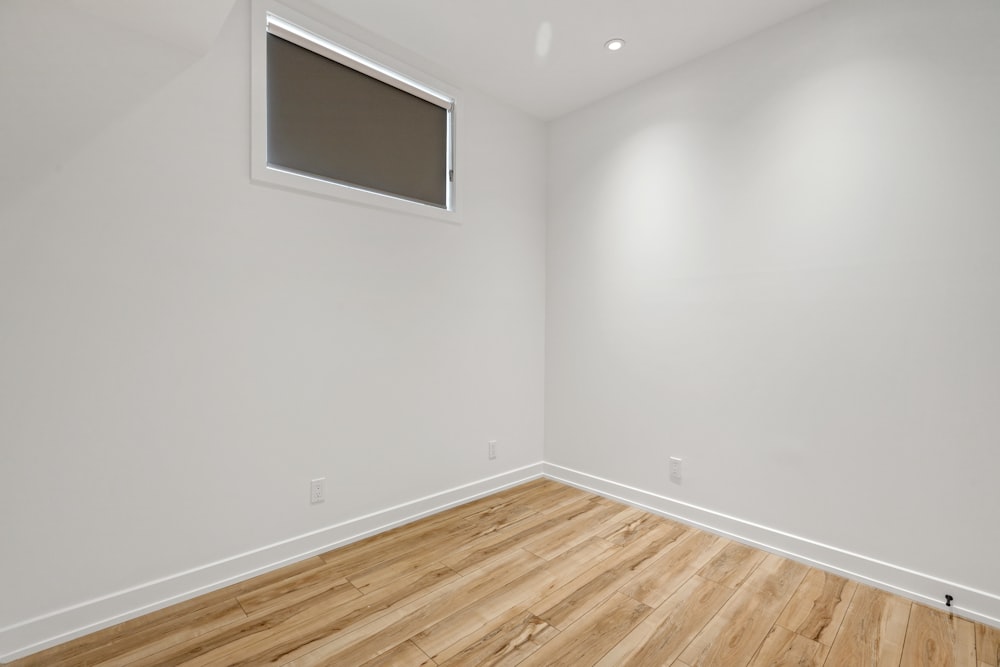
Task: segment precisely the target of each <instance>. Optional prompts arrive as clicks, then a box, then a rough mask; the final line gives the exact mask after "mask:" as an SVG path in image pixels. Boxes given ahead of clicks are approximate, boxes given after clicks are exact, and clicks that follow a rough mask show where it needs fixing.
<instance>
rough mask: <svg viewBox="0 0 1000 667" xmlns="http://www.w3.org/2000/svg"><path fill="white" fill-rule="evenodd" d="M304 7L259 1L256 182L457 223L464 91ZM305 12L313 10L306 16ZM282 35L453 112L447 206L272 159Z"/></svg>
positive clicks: (254, 63) (255, 26)
mask: <svg viewBox="0 0 1000 667" xmlns="http://www.w3.org/2000/svg"><path fill="white" fill-rule="evenodd" d="M298 4H302V5H304V11H299V10H298V9H296V8H294V7H292V6H290V5H288V4H284V3H282V2H277V1H276V0H253V3H252V12H253V15H252V18H251V26H252V35H251V104H250V108H251V119H250V121H251V122H250V124H251V141H250V144H251V146H250V153H251V155H250V159H251V168H250V178H251V181H253V182H255V183H260V184H264V185H270V186H276V187H279V188H282V189H286V190H294V191H298V192H302V193H306V194H310V195H319V196H322V197H326V198H331V199H336V200H339V201H345V202H349V203H352V204H358V205H362V206H368V207H375V208H381V209H388V210H390V211H396V212H400V213H408V214H412V215H417V216H421V217H428V218H433V219H437V220H442V221H446V222H452V223H457V222H459V219H458V206H457V205H458V197H457V196H456V187H455V186H456V182H457V180H458V175H457V170H456V167H455V165H456V163H457V162H458V161H459V160H458V154H457V149H458V148H459V144H458V142H457V141H456V140H455V125H456V123H455V120H456V115H457V108H458V107H460V106H461V101H460V100H461V95H460V92H459V91H458V90H456V89H454V88H452V87H450V86H448V85H446V84H443V83H442V82H441V81H439V80H437V79H435V78H434V77H432V76H429V75H427V74H426V73H424V72H422V71H420V70H417V69H415V68H413V67H412V66H409V65H407V64H405V63H403V62H401V61H400V60H399V59H397V58H394V57H392V56H390V55H388V54H387V53H386V52H385V50H388V49H387V48H386V47H383V49H384V50H378V49H376V48H375V47H373V46H371V45H370V44H369V43H368V42H371V41H373V40H372V39H371V38H368V39H367V41H364V42H363V41H361V40H359V39H356V38H354V37H352V36H351V35H349V34H347V33H346V32H344V31H342V30H341V29H340V24H341V21H339V20H337V19H336V18H335V17H333V16H332V15H330V14H329V13H327V12H326V11H325V10H322V9H320V8H317V7H314V6H311V5H305V3H297V5H298ZM305 11H307V12H308V14H307V13H304V12H305ZM269 32H270V33H271V34H274V35H275V36H277V37H280V38H282V39H285V40H287V41H290V42H292V43H293V44H296V45H297V46H301V47H303V48H306V49H308V50H310V51H313V52H315V53H318V54H320V55H322V56H324V57H326V58H329V59H331V60H333V61H335V62H338V63H341V64H343V65H346V66H348V67H351V68H352V69H355V70H357V71H359V72H361V73H363V74H366V75H367V76H371V77H372V78H375V79H377V80H379V81H382V82H384V83H387V84H389V85H392V86H394V87H396V88H398V89H400V90H403V91H404V92H406V93H409V94H411V95H413V96H415V97H419V98H421V99H423V100H426V101H428V102H430V103H432V104H435V105H437V106H439V107H441V108H443V109H445V111H446V112H447V118H448V129H447V146H446V150H447V170H448V172H447V173H448V174H449V175H450V178H446V188H447V192H446V207H445V208H441V207H439V206H435V205H433V204H429V203H425V202H419V201H415V200H411V199H407V198H405V197H402V196H396V195H393V194H389V193H384V192H379V191H376V190H368V189H365V188H364V187H362V186H357V185H352V184H349V183H340V182H337V181H332V180H326V179H323V178H321V177H318V176H310V175H307V174H302V173H299V172H295V171H290V170H287V169H284V168H282V167H280V166H277V165H271V164H268V161H267V35H268V33H269Z"/></svg>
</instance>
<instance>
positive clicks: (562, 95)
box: [314, 0, 829, 119]
mask: <svg viewBox="0 0 1000 667" xmlns="http://www.w3.org/2000/svg"><path fill="white" fill-rule="evenodd" d="M828 1H829V0H602V1H600V2H599V1H597V0H502V1H500V0H493V1H492V2H487V1H486V0H314V2H316V4H319V5H322V6H323V7H325V8H327V9H328V10H330V11H332V12H333V13H335V14H337V15H339V16H341V17H342V18H344V19H347V20H349V21H351V22H353V23H356V24H358V25H360V26H361V27H363V28H365V29H367V30H369V31H371V32H374V33H376V34H378V35H380V36H381V37H385V38H386V39H389V40H390V41H392V42H395V43H396V44H398V45H399V46H402V47H404V48H406V49H407V50H409V51H412V52H414V53H416V54H418V55H420V56H422V57H423V58H426V59H428V60H430V61H432V62H436V63H439V64H441V65H442V66H444V67H445V68H447V69H448V70H450V71H452V72H454V73H455V74H456V75H458V76H460V77H461V78H462V79H463V80H464V81H469V82H474V83H475V85H476V87H477V88H480V89H481V90H484V91H486V92H487V93H489V94H491V95H493V96H494V97H497V98H499V99H501V100H503V101H506V102H508V103H509V104H511V105H513V106H515V107H518V108H520V109H522V110H524V111H526V112H528V113H530V114H532V115H534V116H537V117H539V118H543V119H551V118H556V117H558V116H561V115H564V114H566V113H568V112H570V111H573V110H575V109H578V108H580V107H583V106H585V105H587V104H589V103H591V102H594V101H596V100H598V99H600V98H602V97H606V96H607V95H610V94H611V93H614V92H616V91H618V90H622V89H623V88H626V87H628V86H630V85H632V84H634V83H636V82H638V81H641V80H643V79H645V78H648V77H650V76H652V75H654V74H657V73H660V72H662V71H664V70H667V69H670V68H672V67H676V66H677V65H680V64H682V63H685V62H688V61H690V60H693V59H695V58H698V57H699V56H702V55H704V54H706V53H709V52H711V51H714V50H716V49H718V48H720V47H723V46H726V45H727V44H732V43H733V42H736V41H738V40H740V39H743V38H744V37H747V36H749V35H751V34H753V33H756V32H759V31H760V30H763V29H765V28H767V27H769V26H772V25H774V24H776V23H780V22H782V21H785V20H788V19H790V18H792V17H793V16H796V15H797V14H801V13H803V12H806V11H809V10H810V9H813V8H815V7H817V6H819V5H822V4H824V3H826V2H828ZM613 37H622V38H624V39H625V40H626V42H627V43H626V46H625V48H624V49H622V50H621V51H618V52H617V53H611V52H609V51H607V50H605V49H604V43H605V42H606V41H607V40H609V39H611V38H613Z"/></svg>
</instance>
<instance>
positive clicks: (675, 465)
mask: <svg viewBox="0 0 1000 667" xmlns="http://www.w3.org/2000/svg"><path fill="white" fill-rule="evenodd" d="M683 462H684V461H683V460H682V459H679V458H677V457H676V456H671V457H670V480H671V481H672V482H673V483H674V484H680V483H681V479H682V476H681V473H682V470H681V464H682V463H683Z"/></svg>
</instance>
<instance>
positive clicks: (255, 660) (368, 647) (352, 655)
mask: <svg viewBox="0 0 1000 667" xmlns="http://www.w3.org/2000/svg"><path fill="white" fill-rule="evenodd" d="M545 565H546V561H544V560H543V559H540V558H538V557H537V556H535V555H534V554H531V553H528V552H527V551H524V550H517V551H514V552H511V553H509V554H507V555H505V556H503V557H502V558H496V559H494V560H493V561H491V562H490V563H489V564H488V565H486V566H485V567H483V568H481V569H479V570H476V571H475V572H473V573H470V574H468V575H466V576H464V577H461V578H460V579H459V580H457V581H452V582H449V584H448V585H446V586H444V587H442V588H440V589H438V590H435V591H434V592H433V593H431V594H428V595H425V596H423V597H422V598H420V599H416V600H413V601H411V602H410V603H409V604H407V605H404V606H401V607H398V608H397V609H394V610H392V613H391V614H387V615H384V616H383V617H382V618H380V619H378V622H373V623H368V624H366V625H364V626H363V627H360V628H356V629H355V630H354V631H348V632H342V631H338V632H337V633H329V632H328V633H327V634H326V636H325V637H320V636H317V635H315V634H313V633H311V634H310V635H309V636H308V637H307V638H308V641H301V640H296V642H295V643H296V644H297V645H296V646H294V648H292V647H288V649H289V650H283V651H281V653H280V655H279V654H278V653H276V652H275V651H274V650H273V649H272V648H271V647H270V646H263V647H262V648H264V649H265V650H264V651H263V652H258V653H255V654H254V655H253V656H252V660H249V661H247V662H246V664H247V665H251V664H256V665H259V664H266V663H267V662H268V661H270V660H273V659H274V658H275V657H280V658H281V660H282V661H284V662H287V663H288V664H290V665H296V666H300V665H317V664H335V665H360V664H363V663H364V662H366V661H368V660H371V659H372V658H374V657H375V656H377V655H379V654H381V653H383V652H384V651H386V650H388V649H389V648H392V647H394V646H395V645H396V644H398V643H400V642H402V641H404V640H407V639H409V638H411V637H413V636H414V635H416V634H418V633H420V632H421V631H422V630H424V629H426V628H429V627H431V626H433V625H434V624H436V623H438V622H439V621H441V620H442V619H444V618H447V617H448V616H450V615H451V614H452V613H453V612H454V611H455V609H456V608H459V609H460V608H462V607H466V606H468V605H471V604H473V603H475V602H476V601H477V600H480V599H481V598H484V597H486V596H488V595H490V594H491V593H493V592H495V591H497V590H501V589H505V588H506V587H508V586H509V585H511V582H513V581H515V580H517V579H519V578H520V577H523V576H525V575H528V574H530V573H532V572H535V571H537V570H539V569H540V568H542V567H544V566H545ZM284 634H285V635H287V633H284ZM237 664H239V663H237Z"/></svg>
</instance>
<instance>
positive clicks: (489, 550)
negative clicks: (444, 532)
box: [441, 499, 601, 573]
mask: <svg viewBox="0 0 1000 667" xmlns="http://www.w3.org/2000/svg"><path fill="white" fill-rule="evenodd" d="M599 509H601V508H600V507H599V506H596V505H594V503H593V502H592V501H591V500H590V499H584V500H579V501H577V502H574V503H571V504H569V505H567V506H564V507H563V508H562V509H561V510H560V511H559V512H556V513H554V514H545V515H539V516H538V517H537V519H533V520H526V521H523V522H521V523H520V524H518V526H517V527H516V528H517V529H516V530H510V531H505V532H504V533H503V534H498V535H497V539H489V540H483V541H481V542H478V543H476V544H472V545H470V546H467V547H464V548H460V549H456V550H454V552H453V553H452V554H450V555H446V556H444V557H443V558H442V559H441V562H443V563H444V564H445V565H447V566H448V567H450V568H452V569H453V570H455V571H457V572H463V573H464V572H467V571H469V570H473V569H476V568H478V567H480V566H481V565H482V564H483V563H484V562H485V561H487V560H489V559H490V558H493V557H494V556H495V555H496V554H498V553H503V552H504V551H507V550H509V549H520V548H521V547H523V546H524V545H525V544H528V543H529V542H531V540H534V539H536V538H538V537H540V536H543V535H546V534H548V533H549V532H550V531H553V530H557V529H560V528H562V527H563V526H565V525H567V523H572V522H573V521H574V520H575V519H578V518H580V517H586V516H588V515H589V514H590V513H591V512H594V511H597V510H599Z"/></svg>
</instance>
